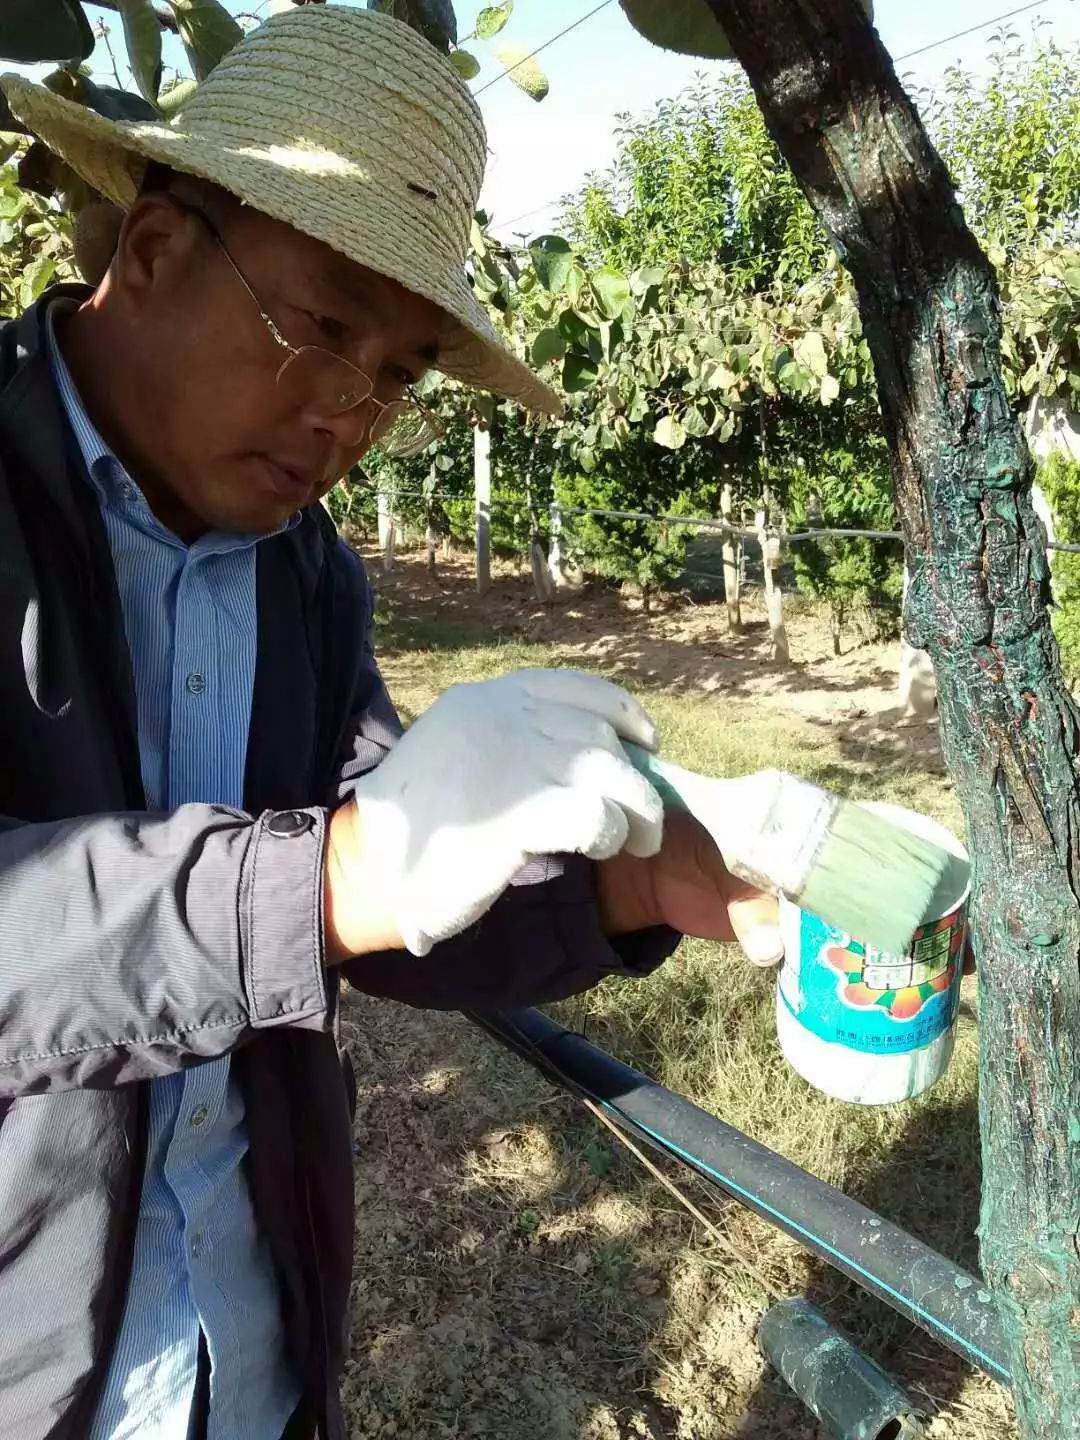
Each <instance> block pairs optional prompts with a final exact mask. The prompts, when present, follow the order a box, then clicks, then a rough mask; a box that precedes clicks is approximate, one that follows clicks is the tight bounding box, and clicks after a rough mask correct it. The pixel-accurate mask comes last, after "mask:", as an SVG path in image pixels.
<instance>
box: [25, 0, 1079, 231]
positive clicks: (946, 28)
mask: <svg viewBox="0 0 1080 1440" xmlns="http://www.w3.org/2000/svg"><path fill="white" fill-rule="evenodd" d="M0 3H2V0H0ZM351 3H362V0H351ZM482 3H483V0H456V6H455V8H456V11H457V15H458V25H459V33H460V34H461V36H462V37H464V36H466V35H467V34H468V33H469V32H470V31H471V30H472V28H473V22H474V19H475V16H476V12H477V11H478V10H479V9H480V7H481V4H482ZM1024 3H1025V0H948V3H943V0H876V6H875V19H876V23H877V26H878V29H879V31H880V33H881V36H882V39H883V40H884V41H885V44H886V45H887V46H888V48H889V50H890V52H891V53H892V55H893V56H894V57H896V58H898V57H901V56H904V55H906V54H908V53H909V52H910V51H913V50H919V49H921V48H922V47H923V46H926V45H934V46H935V48H933V49H932V50H930V51H929V52H928V53H926V54H924V55H919V56H915V57H913V58H912V59H910V60H906V61H900V63H899V68H900V71H901V74H902V75H908V76H910V77H911V84H912V85H923V84H934V83H935V82H936V81H940V78H941V75H942V73H943V71H944V70H945V69H946V68H947V67H948V66H949V65H952V64H955V63H957V62H960V63H962V64H963V65H964V66H966V67H967V68H969V69H972V70H976V71H977V70H978V69H980V68H981V67H983V66H984V65H985V64H986V54H987V48H988V42H989V39H990V36H991V35H992V34H993V30H994V27H993V26H986V22H987V21H989V20H991V19H993V18H994V17H996V16H999V15H1001V14H1003V13H1004V12H1006V11H1009V10H1014V9H1020V8H1021V6H1023V5H1024ZM226 4H227V7H228V8H229V9H230V10H231V11H232V12H234V13H238V12H245V13H248V14H250V13H252V12H256V13H258V14H265V13H266V10H267V7H268V4H269V0H226ZM590 11H595V12H596V13H594V14H591V15H590V14H589V12H590ZM89 13H90V14H91V16H92V17H93V18H95V19H103V20H105V22H106V24H107V25H108V26H109V28H110V30H112V31H113V32H114V33H116V31H117V29H118V27H117V21H116V16H114V15H113V16H110V15H109V14H108V12H106V11H101V10H97V9H95V8H93V7H91V8H90V11H89ZM583 16H589V18H587V19H584V20H582V23H581V24H579V25H577V27H576V28H575V29H573V30H572V31H571V32H570V33H569V34H567V35H566V36H565V37H563V38H561V39H558V40H555V41H554V43H552V44H551V45H549V46H548V47H547V48H546V49H545V50H544V52H543V54H542V55H540V56H538V60H539V63H540V64H542V65H543V67H544V69H545V71H546V72H547V75H548V79H549V81H550V87H551V88H550V93H549V94H548V96H547V98H546V99H545V100H543V101H541V102H540V103H537V102H535V101H533V100H530V99H529V98H528V97H527V96H525V95H524V94H522V92H521V91H519V90H518V89H517V87H516V86H515V85H513V84H512V83H511V81H510V80H509V79H508V78H507V77H506V76H505V74H503V72H502V67H501V66H500V65H499V64H498V62H497V61H495V60H494V59H493V57H491V55H490V50H489V46H488V45H486V44H484V43H483V42H479V43H477V44H476V45H475V46H470V47H469V48H471V49H473V50H474V53H475V54H476V55H477V58H478V59H481V60H482V61H483V62H484V63H483V68H482V69H481V72H480V74H479V75H478V76H477V78H476V79H475V80H474V81H473V82H472V85H471V88H472V90H473V93H474V94H475V95H476V96H477V99H478V101H479V104H480V108H481V110H482V111H483V113H484V119H485V122H486V124H487V130H488V145H489V159H488V170H487V178H486V180H485V184H484V190H483V194H482V196H481V203H482V205H483V207H484V208H485V209H486V210H487V211H488V213H489V215H490V216H491V217H492V228H493V230H494V232H495V233H496V234H497V235H499V236H501V237H503V238H504V239H507V240H509V239H512V238H513V237H514V236H515V235H521V234H525V235H529V236H532V235H537V234H542V233H543V232H544V230H545V229H546V228H549V227H550V226H551V225H552V224H553V223H554V221H555V220H556V218H557V216H558V214H559V210H560V201H561V198H562V197H563V196H564V195H566V194H568V193H570V192H572V191H575V190H577V189H578V188H579V187H580V186H581V184H582V182H583V181H584V179H585V178H586V176H587V175H588V174H589V173H590V172H591V171H594V170H603V169H604V168H606V167H607V166H608V165H609V164H610V163H611V160H612V158H613V156H614V153H615V144H616V137H615V129H616V116H617V115H618V114H619V112H630V113H632V114H640V113H642V112H644V111H648V110H649V109H651V108H652V107H653V105H655V103H656V102H657V101H658V100H661V99H663V98H664V97H666V96H671V95H675V94H677V93H678V92H679V91H680V90H682V89H684V88H685V87H686V86H687V85H688V84H690V83H691V82H692V81H693V80H694V78H695V76H697V75H706V76H708V75H709V74H712V73H718V72H721V71H723V70H725V69H727V68H730V67H731V65H732V64H733V62H731V61H711V62H710V61H705V60H698V59H692V58H690V57H687V56H682V55H673V54H670V53H668V52H666V51H662V50H658V49H656V48H655V47H654V46H652V45H649V44H648V43H647V42H646V41H645V40H643V39H642V38H641V37H640V36H639V35H638V34H637V32H636V31H635V30H634V29H633V28H632V27H631V26H630V24H629V22H628V21H627V20H626V17H625V16H624V15H623V13H622V11H621V9H620V7H619V4H618V0H516V3H515V7H514V13H513V16H512V17H511V20H510V22H509V24H508V25H507V27H506V29H505V31H504V32H503V35H502V36H501V37H500V39H507V40H512V41H513V42H514V43H516V44H520V45H524V46H525V47H526V48H527V49H529V50H533V49H535V48H536V47H538V46H540V45H543V44H545V42H547V41H549V40H551V39H552V37H553V36H555V35H556V34H557V33H558V32H559V31H561V30H563V29H564V28H565V27H566V26H568V25H571V24H573V23H574V22H575V21H577V20H581V19H582V17H583ZM1006 24H1007V25H1008V26H1010V27H1012V28H1013V29H1015V30H1016V31H1017V32H1018V33H1019V34H1020V35H1021V36H1023V37H1027V36H1029V35H1030V34H1031V33H1032V28H1033V25H1035V24H1040V25H1041V26H1042V33H1043V34H1044V35H1047V36H1052V37H1053V38H1054V39H1055V40H1056V41H1057V42H1058V43H1060V44H1077V43H1080V0H1040V3H1037V4H1035V5H1032V6H1030V7H1029V8H1027V9H1026V11H1025V13H1022V14H1018V15H1015V16H1014V17H1013V18H1012V19H1011V20H1009V21H1007V22H1006ZM971 26H982V27H984V28H981V29H979V30H977V32H976V33H974V34H971V35H967V36H964V37H961V38H958V39H956V40H951V41H949V42H948V43H947V44H944V45H936V44H935V42H937V41H940V40H942V39H944V38H945V37H946V36H950V35H954V34H955V33H956V32H957V31H961V30H965V29H967V28H968V27H971ZM113 43H114V49H115V50H116V52H117V58H118V63H119V65H120V67H121V75H122V78H125V80H126V76H124V71H123V41H122V38H120V36H119V35H118V34H117V35H116V38H115V39H114V42H113ZM173 46H176V42H173ZM177 55H178V47H177V48H176V49H173V50H171V51H170V49H167V50H166V63H169V60H170V57H172V60H173V63H178V60H177V59H176V58H175V57H176V56H177ZM91 63H92V65H93V68H94V72H95V75H96V76H97V77H99V78H101V79H106V80H110V81H111V79H112V76H111V67H110V66H109V61H108V56H107V54H105V52H104V47H103V46H102V45H101V44H99V45H98V46H97V49H96V50H95V52H94V55H93V56H92V61H91Z"/></svg>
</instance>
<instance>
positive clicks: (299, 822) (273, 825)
mask: <svg viewBox="0 0 1080 1440" xmlns="http://www.w3.org/2000/svg"><path fill="white" fill-rule="evenodd" d="M314 823H315V822H314V820H312V818H311V816H310V815H305V814H304V812H303V811H302V810H280V811H279V812H278V813H277V814H276V815H271V817H270V819H269V820H268V821H267V822H266V828H267V830H269V832H270V834H271V835H276V836H277V838H278V839H279V840H289V839H291V838H292V836H294V835H306V834H307V832H308V831H309V830H310V829H311V827H312V826H313V825H314Z"/></svg>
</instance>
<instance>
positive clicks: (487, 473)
mask: <svg viewBox="0 0 1080 1440" xmlns="http://www.w3.org/2000/svg"><path fill="white" fill-rule="evenodd" d="M473 487H474V491H475V497H476V498H475V509H476V589H477V593H478V594H480V595H483V594H485V593H486V591H487V589H488V587H489V586H490V584H491V431H490V430H489V429H488V428H487V426H486V425H483V424H478V425H477V427H476V429H475V430H474V431H473Z"/></svg>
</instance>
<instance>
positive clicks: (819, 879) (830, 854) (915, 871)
mask: <svg viewBox="0 0 1080 1440" xmlns="http://www.w3.org/2000/svg"><path fill="white" fill-rule="evenodd" d="M956 863H957V862H956V859H955V857H953V856H952V855H950V854H949V852H948V851H947V850H944V849H942V847H941V846H940V845H935V844H934V843H933V841H931V840H924V839H923V838H922V837H921V836H919V835H913V834H912V833H911V831H910V830H905V829H904V828H903V827H902V826H899V825H895V824H893V823H892V822H891V821H889V820H886V819H884V818H883V817H882V816H880V815H875V814H874V813H873V811H871V810H865V809H863V807H862V806H861V805H856V804H855V803H854V802H853V801H850V800H842V801H841V802H840V804H839V806H838V808H837V811H836V814H835V815H834V816H833V819H832V822H831V823H830V825H829V829H828V831H827V833H826V835H825V838H824V840H823V841H822V843H821V848H820V850H819V851H818V854H817V855H816V856H815V859H814V863H813V865H812V866H811V868H810V872H809V874H808V875H807V878H806V883H805V885H804V886H803V891H802V894H801V895H800V896H798V897H796V896H792V899H797V900H798V903H799V904H800V905H801V906H802V907H803V909H804V910H810V911H812V912H813V913H814V914H815V915H819V916H820V917H821V919H823V920H825V921H827V922H828V924H830V925H835V926H836V928H837V929H838V930H843V931H845V932H846V933H847V934H848V935H851V936H853V937H854V938H855V939H856V940H861V941H863V942H864V943H865V944H867V945H873V946H874V947H875V948H877V949H879V950H885V951H887V952H888V953H889V954H890V955H905V954H906V953H907V951H908V949H909V948H910V945H911V937H912V936H913V935H914V933H915V931H916V930H917V929H918V927H919V926H920V925H921V924H922V923H923V921H924V920H926V919H927V918H930V917H928V914H927V911H928V908H929V906H930V900H931V897H932V895H933V894H934V891H935V890H936V889H937V888H938V885H939V884H940V882H941V880H942V879H943V878H944V876H945V875H946V873H947V872H948V871H949V870H950V869H951V868H952V867H953V866H954V865H955V864H956Z"/></svg>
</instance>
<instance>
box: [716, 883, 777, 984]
mask: <svg viewBox="0 0 1080 1440" xmlns="http://www.w3.org/2000/svg"><path fill="white" fill-rule="evenodd" d="M728 919H729V920H730V921H731V928H732V930H733V931H734V932H735V938H736V940H738V942H739V944H740V945H741V946H742V949H743V954H744V955H745V956H746V958H747V959H748V960H749V961H750V963H751V964H752V965H760V966H762V967H763V968H764V967H766V966H769V965H777V964H779V962H780V961H781V960H782V959H783V958H784V942H783V940H781V938H780V915H779V907H778V904H777V899H776V896H775V895H769V894H767V893H766V892H764V891H762V890H753V889H751V888H750V887H749V886H748V887H747V888H746V889H745V890H740V891H738V892H736V893H735V894H732V895H730V896H729V898H728Z"/></svg>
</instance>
